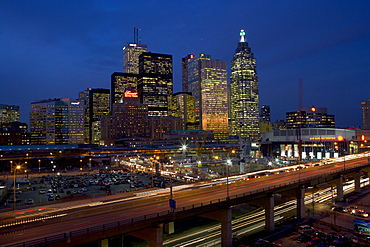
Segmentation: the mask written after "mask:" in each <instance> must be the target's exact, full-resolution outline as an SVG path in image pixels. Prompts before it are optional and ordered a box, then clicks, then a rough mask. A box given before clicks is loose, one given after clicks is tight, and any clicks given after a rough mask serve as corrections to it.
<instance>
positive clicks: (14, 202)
mask: <svg viewBox="0 0 370 247" xmlns="http://www.w3.org/2000/svg"><path fill="white" fill-rule="evenodd" d="M10 163H13V162H12V161H10ZM17 169H21V166H20V165H17V166H15V167H14V168H13V172H14V181H13V211H15V204H16V203H17V198H16V196H15V194H16V193H15V187H16V179H15V177H16V173H17Z"/></svg>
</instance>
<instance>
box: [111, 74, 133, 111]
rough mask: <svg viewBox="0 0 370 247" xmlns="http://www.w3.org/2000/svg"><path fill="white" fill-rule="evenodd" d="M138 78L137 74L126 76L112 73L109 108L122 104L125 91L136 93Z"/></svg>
mask: <svg viewBox="0 0 370 247" xmlns="http://www.w3.org/2000/svg"><path fill="white" fill-rule="evenodd" d="M138 78H139V75H138V74H128V73H121V72H114V73H113V74H112V75H111V95H110V100H111V103H110V106H111V108H112V106H113V104H114V103H122V98H123V96H124V92H125V91H126V90H135V91H137V81H138Z"/></svg>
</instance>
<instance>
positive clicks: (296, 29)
mask: <svg viewBox="0 0 370 247" xmlns="http://www.w3.org/2000/svg"><path fill="white" fill-rule="evenodd" d="M134 26H136V27H138V28H139V29H141V31H140V35H139V38H140V39H141V40H142V41H141V42H142V43H143V44H146V45H147V46H148V49H149V51H151V52H156V53H166V54H172V55H173V66H174V93H175V92H179V91H181V58H182V57H185V56H186V55H187V54H199V53H204V54H208V55H211V56H212V58H213V59H217V60H221V61H226V62H227V64H228V68H230V63H231V60H232V56H233V54H234V51H235V48H236V47H237V44H238V41H239V31H240V29H245V31H246V37H247V41H248V43H249V46H250V47H251V48H252V52H253V53H254V55H255V57H256V59H257V72H258V75H259V89H260V105H270V107H271V116H272V117H271V120H272V121H275V120H278V119H279V120H280V119H285V113H286V112H289V111H295V110H297V108H298V105H299V97H298V95H299V83H298V82H299V78H302V80H303V90H302V91H303V92H302V95H303V97H302V102H303V104H302V106H311V105H313V106H316V107H326V108H327V109H328V113H329V114H334V115H335V116H336V125H337V127H359V126H361V101H364V100H368V99H370V81H369V78H370V1H368V0H356V1H348V0H347V1H344V0H337V1H325V0H324V1H323V0H319V1H315V0H299V1H298V0H297V1H282V0H279V1H276V0H270V1H268V0H266V1H265V0H258V1H257V0H255V1H248V0H241V1H233V0H228V1H221V0H209V1H202V0H194V1H193V0H188V1H177V0H176V1H174V0H168V1H162V0H153V1H139V0H136V1H122V0H121V1H119V0H117V1H87V0H86V1H76V0H73V1H68V0H64V1H37V0H29V1H26V0H25V1H19V0H13V1H9V0H0V36H1V38H0V86H1V89H0V104H10V105H19V106H20V107H21V121H22V122H26V123H29V111H30V103H31V102H33V101H35V100H42V99H48V98H78V93H79V92H80V91H83V90H85V89H86V88H89V87H91V88H108V89H110V75H111V74H112V73H113V72H121V71H122V47H123V46H124V45H125V44H126V43H129V42H133V41H134V35H133V29H134ZM228 77H229V76H228Z"/></svg>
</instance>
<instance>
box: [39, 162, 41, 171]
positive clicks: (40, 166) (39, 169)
mask: <svg viewBox="0 0 370 247" xmlns="http://www.w3.org/2000/svg"><path fill="white" fill-rule="evenodd" d="M40 173H41V160H39V174H40Z"/></svg>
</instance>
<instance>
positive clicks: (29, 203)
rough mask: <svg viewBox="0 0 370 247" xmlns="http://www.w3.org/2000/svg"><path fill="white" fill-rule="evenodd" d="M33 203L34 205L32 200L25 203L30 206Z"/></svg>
mask: <svg viewBox="0 0 370 247" xmlns="http://www.w3.org/2000/svg"><path fill="white" fill-rule="evenodd" d="M34 203H35V201H34V200H33V199H28V200H27V202H26V204H27V205H32V204H34Z"/></svg>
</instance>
